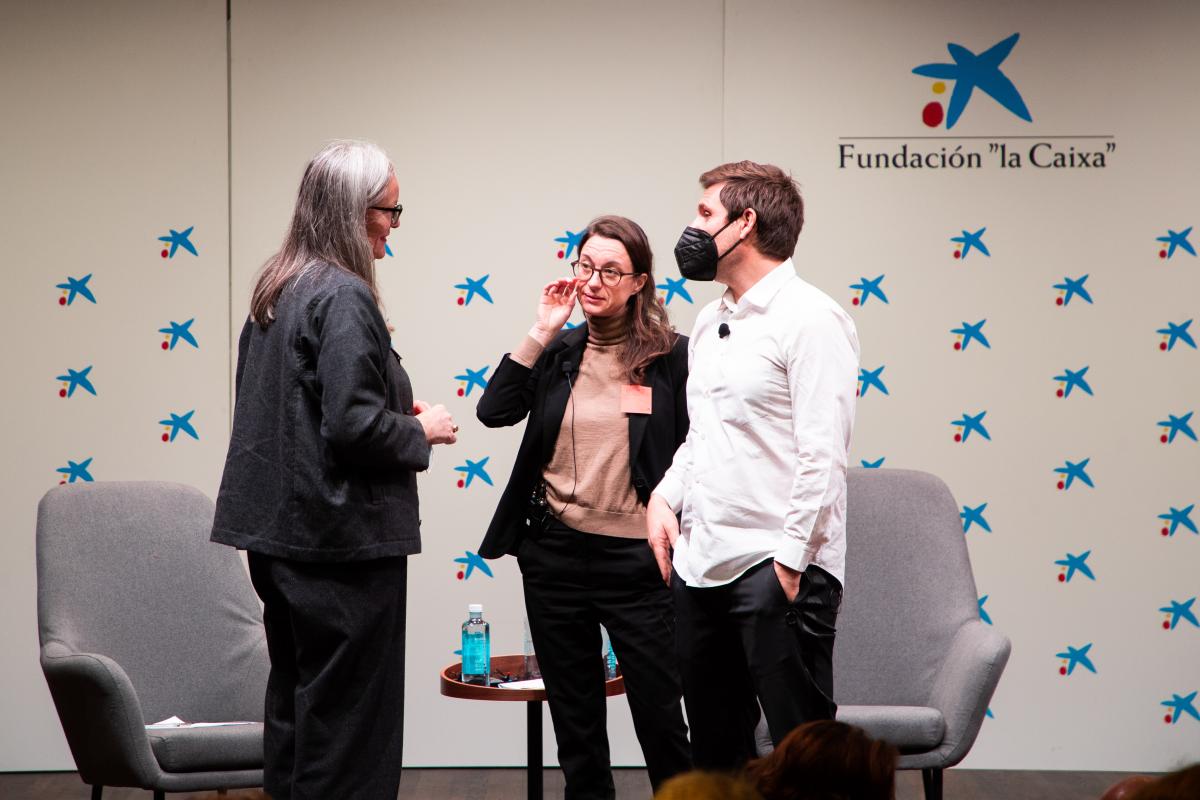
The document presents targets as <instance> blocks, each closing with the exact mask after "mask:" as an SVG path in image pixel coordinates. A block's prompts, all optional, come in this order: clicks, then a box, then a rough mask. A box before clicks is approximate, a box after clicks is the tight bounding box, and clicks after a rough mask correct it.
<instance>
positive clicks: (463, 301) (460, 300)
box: [458, 297, 467, 306]
mask: <svg viewBox="0 0 1200 800" xmlns="http://www.w3.org/2000/svg"><path fill="white" fill-rule="evenodd" d="M466 302H467V301H466V300H464V299H463V298H461V297H460V298H458V304H459V305H460V306H461V305H463V304H465V303H466Z"/></svg>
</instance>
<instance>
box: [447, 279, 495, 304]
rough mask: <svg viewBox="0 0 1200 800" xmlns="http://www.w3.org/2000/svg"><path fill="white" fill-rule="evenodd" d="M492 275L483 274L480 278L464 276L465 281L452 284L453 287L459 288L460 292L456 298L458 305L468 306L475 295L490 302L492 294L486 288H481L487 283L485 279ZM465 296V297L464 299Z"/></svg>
mask: <svg viewBox="0 0 1200 800" xmlns="http://www.w3.org/2000/svg"><path fill="white" fill-rule="evenodd" d="M490 277H492V276H491V274H488V275H484V276H483V277H482V278H464V279H463V280H464V281H465V283H456V284H454V288H455V289H460V290H461V292H462V294H461V295H460V296H459V298H458V303H459V305H463V306H469V305H471V301H472V300H474V299H475V295H479V296H480V297H482V298H483V299H484V300H487V301H488V302H489V303H491V302H492V296H491V294H489V293H488V290H487V289H485V288H483V285H484V284H485V283H487V279H488V278H490ZM464 298H465V299H464Z"/></svg>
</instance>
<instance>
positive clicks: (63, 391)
mask: <svg viewBox="0 0 1200 800" xmlns="http://www.w3.org/2000/svg"><path fill="white" fill-rule="evenodd" d="M58 396H59V397H66V396H67V390H66V389H59V390H58Z"/></svg>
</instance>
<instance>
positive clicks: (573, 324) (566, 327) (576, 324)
mask: <svg viewBox="0 0 1200 800" xmlns="http://www.w3.org/2000/svg"><path fill="white" fill-rule="evenodd" d="M582 324H583V323H582V322H564V323H563V330H565V331H570V330H574V329H575V328H578V327H579V326H580V325H582Z"/></svg>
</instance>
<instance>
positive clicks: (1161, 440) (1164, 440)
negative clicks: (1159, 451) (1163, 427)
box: [1158, 433, 1167, 444]
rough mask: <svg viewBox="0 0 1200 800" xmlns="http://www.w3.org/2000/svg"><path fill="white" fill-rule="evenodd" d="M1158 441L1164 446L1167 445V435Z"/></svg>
mask: <svg viewBox="0 0 1200 800" xmlns="http://www.w3.org/2000/svg"><path fill="white" fill-rule="evenodd" d="M1158 440H1159V441H1160V442H1162V443H1163V444H1166V443H1167V435H1166V434H1165V433H1164V434H1163V435H1162V436H1160V437H1158Z"/></svg>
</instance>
